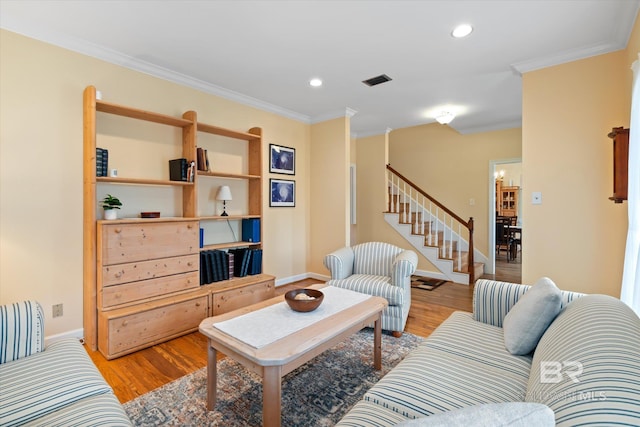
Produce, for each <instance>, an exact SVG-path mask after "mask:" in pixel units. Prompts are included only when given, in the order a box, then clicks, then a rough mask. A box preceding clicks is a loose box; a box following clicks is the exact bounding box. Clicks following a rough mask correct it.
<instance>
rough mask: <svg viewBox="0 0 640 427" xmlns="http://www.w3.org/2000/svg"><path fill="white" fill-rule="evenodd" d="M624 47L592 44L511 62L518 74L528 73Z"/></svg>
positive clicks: (616, 44) (611, 44)
mask: <svg viewBox="0 0 640 427" xmlns="http://www.w3.org/2000/svg"><path fill="white" fill-rule="evenodd" d="M620 49H624V46H621V45H619V44H618V43H615V44H613V43H604V44H597V45H593V46H588V47H585V48H582V49H573V50H569V51H565V52H561V53H559V54H557V55H551V56H545V57H542V58H535V59H531V60H528V61H522V62H516V63H514V64H511V68H513V69H514V70H515V71H516V72H517V73H519V74H520V75H522V74H524V73H528V72H530V71H535V70H540V69H542V68H547V67H553V66H555V65H560V64H565V63H567V62H572V61H578V60H580V59H585V58H590V57H592V56H596V55H602V54H605V53H609V52H614V51H616V50H620Z"/></svg>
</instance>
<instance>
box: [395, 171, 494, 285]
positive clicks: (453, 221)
mask: <svg viewBox="0 0 640 427" xmlns="http://www.w3.org/2000/svg"><path fill="white" fill-rule="evenodd" d="M387 184H388V185H387V188H388V198H387V200H388V202H387V211H386V212H384V219H385V221H386V222H387V223H388V224H389V225H391V226H392V227H393V228H394V229H395V230H396V231H397V232H398V233H400V234H401V235H402V236H403V237H404V238H405V239H406V240H407V241H408V242H409V243H411V245H412V246H413V247H414V248H415V249H416V250H417V251H418V252H419V253H420V254H422V255H423V256H424V257H425V258H427V259H428V260H429V262H431V263H432V264H433V265H434V266H435V267H436V268H437V269H438V270H439V272H440V273H441V274H442V275H443V276H445V278H446V279H447V280H451V281H452V282H455V283H462V284H465V285H468V284H470V283H473V282H475V279H477V278H479V277H480V276H481V275H482V274H483V273H484V264H485V263H486V262H488V259H487V258H486V256H485V255H484V254H482V253H481V252H480V251H478V250H476V249H474V248H473V218H469V221H464V220H463V219H462V218H460V217H459V216H458V215H456V214H455V213H454V212H452V211H451V210H449V209H448V208H447V207H445V206H444V205H443V204H442V203H440V202H438V201H437V200H436V199H434V198H433V197H431V196H429V195H428V194H427V193H425V192H424V191H423V190H421V189H420V188H418V187H417V186H416V185H415V184H413V183H412V182H411V181H409V180H408V179H406V178H405V177H403V176H402V175H401V174H400V173H398V172H397V171H396V170H394V169H393V168H392V167H391V166H389V165H387ZM465 237H466V238H465ZM474 260H477V261H478V262H475V261H474ZM470 266H471V268H470Z"/></svg>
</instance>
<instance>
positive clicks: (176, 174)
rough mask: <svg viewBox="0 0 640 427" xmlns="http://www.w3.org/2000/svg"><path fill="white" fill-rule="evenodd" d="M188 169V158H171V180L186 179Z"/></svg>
mask: <svg viewBox="0 0 640 427" xmlns="http://www.w3.org/2000/svg"><path fill="white" fill-rule="evenodd" d="M188 169H189V168H188V166H187V159H173V160H169V179H170V180H171V181H186V180H187V171H188Z"/></svg>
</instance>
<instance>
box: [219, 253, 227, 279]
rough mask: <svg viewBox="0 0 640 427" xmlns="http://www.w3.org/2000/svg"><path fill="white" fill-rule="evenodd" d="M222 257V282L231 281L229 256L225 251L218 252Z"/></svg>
mask: <svg viewBox="0 0 640 427" xmlns="http://www.w3.org/2000/svg"><path fill="white" fill-rule="evenodd" d="M218 254H219V256H220V268H221V269H222V280H229V254H227V253H226V252H225V251H218Z"/></svg>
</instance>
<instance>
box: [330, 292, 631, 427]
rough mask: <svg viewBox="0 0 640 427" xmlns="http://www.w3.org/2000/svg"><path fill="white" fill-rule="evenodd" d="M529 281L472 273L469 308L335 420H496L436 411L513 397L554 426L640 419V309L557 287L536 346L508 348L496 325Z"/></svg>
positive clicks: (395, 422)
mask: <svg viewBox="0 0 640 427" xmlns="http://www.w3.org/2000/svg"><path fill="white" fill-rule="evenodd" d="M529 289H530V287H529V286H526V285H519V284H514V283H507V282H496V281H489V280H478V281H477V282H476V285H475V289H474V301H473V313H464V312H455V313H453V314H452V315H451V316H450V317H449V318H448V319H447V320H446V321H445V322H443V323H442V325H441V326H440V327H438V328H437V329H436V330H435V331H434V332H433V333H432V334H431V335H430V336H429V337H428V338H427V339H426V340H425V342H424V343H423V344H421V346H420V347H418V348H417V349H416V350H414V351H413V352H412V353H410V354H409V355H408V356H407V357H406V358H405V359H404V360H403V361H402V362H400V363H399V364H398V365H397V366H396V367H395V368H394V369H393V370H391V371H390V372H389V373H388V374H387V375H386V376H385V377H384V378H383V379H382V380H380V381H379V382H378V383H377V384H376V385H375V386H373V387H372V388H371V389H370V390H369V391H368V392H367V393H366V394H365V396H364V398H363V400H361V401H360V402H359V403H357V404H356V405H355V406H354V407H353V408H352V409H351V411H350V412H349V413H348V414H347V415H346V416H345V417H344V418H343V419H342V420H341V421H340V422H339V423H338V425H339V426H343V427H345V426H351V427H354V426H358V427H362V426H378V427H380V426H394V425H398V424H403V425H407V426H408V425H411V426H414V425H424V426H427V425H471V424H472V425H501V424H500V423H498V422H497V419H498V418H493V421H486V419H481V418H478V419H473V422H471V423H470V422H469V421H468V420H469V419H467V422H466V423H463V424H456V423H455V422H449V423H447V422H443V421H442V419H443V418H445V419H446V418H447V417H451V418H454V417H456V416H457V414H458V413H460V412H468V411H469V410H476V409H477V410H478V414H479V415H478V417H481V415H480V414H481V412H482V410H481V409H482V408H488V407H496V404H498V406H500V405H507V407H508V405H511V406H514V407H515V406H518V405H521V406H522V403H517V402H526V403H527V405H537V406H542V405H544V406H543V408H544V409H545V410H546V408H545V407H548V408H550V409H551V410H552V411H553V416H555V423H556V425H558V426H575V425H627V426H630V425H634V426H636V425H639V423H640V319H639V318H638V316H637V315H636V314H635V313H634V312H633V311H632V310H631V309H630V308H629V307H627V306H626V305H625V304H624V303H622V302H621V301H620V300H618V299H615V298H612V297H609V296H604V295H582V294H578V293H573V292H566V291H563V292H562V308H561V311H560V313H559V314H558V315H557V317H556V318H555V320H553V322H552V323H551V324H550V325H549V327H548V328H547V329H546V331H545V332H544V334H543V335H542V338H541V339H540V341H539V342H538V345H537V347H536V348H535V350H534V351H533V353H532V354H529V355H525V356H515V355H512V354H511V353H509V352H508V351H507V350H506V349H505V344H504V336H503V329H502V324H503V320H504V318H505V316H506V314H507V312H508V311H509V310H510V309H511V308H512V307H513V306H514V304H515V303H516V302H517V301H518V300H519V298H520V297H522V296H523V295H524V294H525V293H526V292H527V291H528V290H529ZM549 363H551V364H549ZM543 371H544V372H543ZM462 408H464V409H462ZM445 412H448V414H446V415H445V414H444V413H445ZM547 412H548V411H547ZM435 414H438V415H437V416H433V415H435ZM485 415H486V414H485ZM429 416H433V417H431V418H432V419H431V420H430V417H429ZM553 416H550V417H551V424H552V425H553ZM436 420H437V422H434V421H436ZM483 420H484V421H483ZM518 425H534V424H533V423H531V422H525V423H521V424H518Z"/></svg>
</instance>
